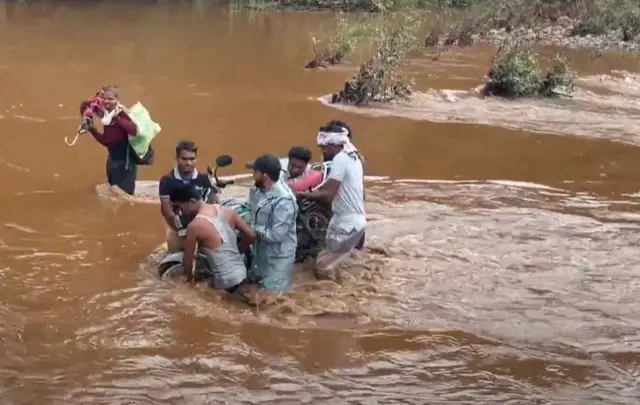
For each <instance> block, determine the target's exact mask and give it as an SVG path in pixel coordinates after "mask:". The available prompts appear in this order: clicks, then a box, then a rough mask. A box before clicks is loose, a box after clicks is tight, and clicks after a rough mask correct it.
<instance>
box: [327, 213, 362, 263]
mask: <svg viewBox="0 0 640 405" xmlns="http://www.w3.org/2000/svg"><path fill="white" fill-rule="evenodd" d="M360 243H364V229H361V230H357V229H354V228H351V229H347V228H346V227H342V226H340V224H339V223H338V224H337V225H336V223H333V224H331V223H330V224H329V227H327V237H326V245H325V248H324V249H322V250H321V251H320V253H318V257H317V259H316V271H317V272H319V273H322V272H329V271H332V270H333V269H334V268H335V267H336V266H337V265H339V264H340V263H341V262H342V261H344V259H346V258H347V257H349V256H351V252H352V251H353V250H354V249H358V245H359V244H360Z"/></svg>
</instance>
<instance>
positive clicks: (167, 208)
mask: <svg viewBox="0 0 640 405" xmlns="http://www.w3.org/2000/svg"><path fill="white" fill-rule="evenodd" d="M160 211H161V212H162V217H163V218H164V222H166V223H167V225H168V226H169V228H171V229H173V230H174V231H176V232H177V231H178V227H177V225H176V214H174V213H173V208H172V207H171V202H170V201H169V197H160Z"/></svg>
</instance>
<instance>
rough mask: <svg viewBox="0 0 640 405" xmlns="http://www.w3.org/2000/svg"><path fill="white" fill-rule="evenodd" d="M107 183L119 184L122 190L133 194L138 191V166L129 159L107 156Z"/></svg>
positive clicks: (111, 184)
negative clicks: (114, 158) (119, 159)
mask: <svg viewBox="0 0 640 405" xmlns="http://www.w3.org/2000/svg"><path fill="white" fill-rule="evenodd" d="M106 174H107V183H109V185H110V186H118V187H119V188H120V189H122V191H124V192H125V193H127V194H129V195H133V194H134V193H135V191H136V179H137V177H138V166H137V165H136V164H135V163H132V162H130V161H129V162H127V161H124V162H123V161H116V160H113V159H112V158H111V156H108V157H107V162H106Z"/></svg>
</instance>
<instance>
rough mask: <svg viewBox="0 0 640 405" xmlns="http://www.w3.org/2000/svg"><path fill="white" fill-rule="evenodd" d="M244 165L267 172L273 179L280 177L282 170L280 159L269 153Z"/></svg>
mask: <svg viewBox="0 0 640 405" xmlns="http://www.w3.org/2000/svg"><path fill="white" fill-rule="evenodd" d="M246 167H247V168H248V169H253V170H255V171H257V172H260V173H264V174H267V175H269V177H271V178H272V179H274V180H277V179H278V178H279V177H280V172H281V171H282V164H281V163H280V159H278V157H277V156H274V155H270V154H266V155H262V156H260V157H259V158H257V159H256V160H254V161H253V162H247V164H246Z"/></svg>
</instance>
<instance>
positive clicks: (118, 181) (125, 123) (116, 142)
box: [80, 101, 139, 195]
mask: <svg viewBox="0 0 640 405" xmlns="http://www.w3.org/2000/svg"><path fill="white" fill-rule="evenodd" d="M83 107H84V108H83ZM80 114H82V115H83V116H84V117H87V118H90V117H89V116H88V115H87V114H89V113H88V112H87V102H86V101H85V102H84V103H82V106H81V107H80ZM88 130H89V132H90V133H91V135H93V137H94V138H95V139H96V141H98V142H99V143H100V144H101V145H102V146H104V147H106V148H107V150H108V152H109V155H108V157H107V163H106V171H107V182H108V183H109V185H111V186H118V187H120V188H121V189H122V190H123V191H124V192H125V193H127V194H129V195H133V194H134V192H135V187H136V178H137V175H138V170H137V167H136V164H137V162H138V159H139V158H138V157H137V156H136V154H135V152H134V151H133V148H131V146H130V145H129V135H132V136H135V135H137V133H138V128H137V126H136V124H135V123H134V122H133V121H132V120H131V118H130V117H129V116H128V115H127V113H126V112H124V111H120V112H118V113H117V114H115V115H114V116H113V117H111V119H110V120H109V121H108V122H107V123H105V125H104V129H103V132H102V133H100V132H98V130H97V129H96V128H94V127H90V128H89V129H88Z"/></svg>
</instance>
